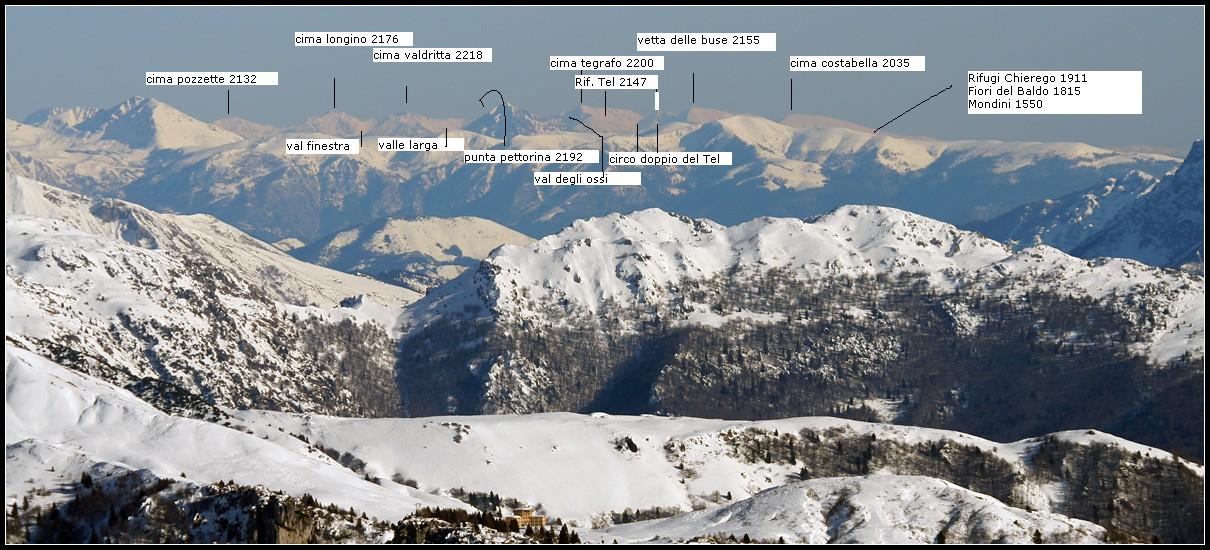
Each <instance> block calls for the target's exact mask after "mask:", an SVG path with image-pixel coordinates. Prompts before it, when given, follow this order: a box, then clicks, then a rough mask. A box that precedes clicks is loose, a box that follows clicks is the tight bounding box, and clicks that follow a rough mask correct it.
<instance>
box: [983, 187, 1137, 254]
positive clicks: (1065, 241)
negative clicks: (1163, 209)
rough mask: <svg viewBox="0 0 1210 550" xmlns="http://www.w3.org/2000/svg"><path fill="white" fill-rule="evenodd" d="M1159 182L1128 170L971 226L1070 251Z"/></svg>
mask: <svg viewBox="0 0 1210 550" xmlns="http://www.w3.org/2000/svg"><path fill="white" fill-rule="evenodd" d="M1159 181H1160V180H1159V179H1158V178H1156V177H1155V176H1152V175H1150V174H1147V173H1144V172H1131V173H1130V174H1127V175H1126V177H1124V178H1120V179H1119V178H1111V179H1109V180H1107V181H1105V182H1104V183H1103V184H1101V185H1098V186H1095V187H1092V188H1089V189H1085V190H1081V191H1076V192H1074V193H1070V194H1068V195H1064V196H1062V197H1059V198H1056V199H1043V200H1041V201H1037V202H1031V203H1029V204H1024V205H1021V206H1019V207H1017V208H1014V209H1013V210H1011V211H1009V212H1006V213H1004V214H1003V215H1001V216H998V217H996V218H994V219H991V220H987V221H984V222H976V223H973V224H971V225H970V228H971V229H975V230H977V231H980V232H982V233H983V234H985V235H987V236H989V237H991V238H993V239H996V240H998V241H1003V242H1011V243H1016V244H1018V245H1020V246H1032V245H1037V244H1048V245H1050V246H1053V247H1055V248H1058V249H1060V250H1065V251H1071V250H1072V249H1073V248H1075V247H1077V246H1079V245H1080V243H1082V242H1084V241H1085V240H1087V239H1088V237H1089V235H1090V234H1091V233H1093V232H1095V231H1097V230H1098V229H1101V228H1102V227H1105V225H1106V224H1107V223H1108V222H1109V221H1110V220H1112V219H1113V217H1114V216H1116V215H1117V214H1118V213H1119V212H1121V211H1122V209H1123V208H1125V207H1126V206H1127V205H1129V204H1130V203H1131V202H1133V201H1136V200H1138V199H1139V198H1140V197H1142V196H1144V195H1146V194H1148V193H1150V192H1151V191H1152V190H1153V189H1155V187H1156V184H1158V183H1159ZM1113 256H1122V255H1121V254H1113Z"/></svg>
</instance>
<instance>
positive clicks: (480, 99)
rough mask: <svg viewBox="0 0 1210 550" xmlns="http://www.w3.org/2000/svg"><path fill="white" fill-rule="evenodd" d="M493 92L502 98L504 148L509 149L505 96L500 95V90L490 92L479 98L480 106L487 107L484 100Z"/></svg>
mask: <svg viewBox="0 0 1210 550" xmlns="http://www.w3.org/2000/svg"><path fill="white" fill-rule="evenodd" d="M492 92H496V95H498V96H500V112H501V113H504V147H508V106H507V105H505V104H504V94H502V93H500V90H488V91H486V92H483V95H481V96H479V106H480V107H487V105H484V104H483V98H485V97H487V94H490V93H492Z"/></svg>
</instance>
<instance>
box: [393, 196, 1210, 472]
mask: <svg viewBox="0 0 1210 550" xmlns="http://www.w3.org/2000/svg"><path fill="white" fill-rule="evenodd" d="M1204 296H1205V280H1204V278H1202V277H1200V276H1196V275H1191V274H1187V273H1181V272H1176V271H1172V270H1166V269H1161V268H1155V267H1150V266H1146V265H1144V264H1140V263H1138V262H1135V261H1132V260H1122V259H1097V260H1091V261H1090V260H1084V259H1080V258H1076V257H1073V256H1069V255H1067V254H1064V253H1063V252H1061V251H1059V250H1057V249H1054V248H1051V247H1048V246H1044V245H1043V246H1036V247H1030V248H1027V249H1024V250H1020V251H1015V252H1014V251H1013V250H1012V249H1010V248H1009V247H1008V246H1006V245H1004V244H1001V243H998V242H996V241H993V240H991V239H988V238H986V237H983V236H981V235H979V234H977V233H974V232H968V231H961V230H959V229H957V228H955V227H954V226H952V225H949V224H946V223H942V222H939V221H937V220H932V219H929V218H925V217H922V216H918V215H915V214H912V213H909V212H905V211H902V210H897V209H893V208H887V207H877V206H844V207H841V208H838V209H836V210H834V211H832V212H830V213H828V214H825V215H822V216H820V217H818V218H815V219H812V220H802V219H792V218H759V219H756V220H752V221H750V222H746V223H742V224H739V225H735V226H730V227H726V226H722V225H719V224H717V223H714V222H712V221H709V220H704V219H692V218H687V217H684V216H679V215H675V214H670V213H667V212H664V211H662V210H656V209H651V210H643V211H639V212H634V213H630V214H612V215H609V216H605V217H601V218H593V219H589V220H583V221H577V222H575V223H573V224H572V225H571V226H569V227H568V228H567V229H565V230H564V231H562V232H560V233H559V234H556V235H551V236H548V237H545V238H542V239H539V240H538V241H535V242H534V243H532V244H530V245H526V246H512V245H510V246H504V247H501V248H500V249H498V250H496V251H495V252H493V253H492V255H491V256H490V257H489V258H488V259H486V260H485V261H484V262H483V263H482V264H481V265H480V266H479V268H478V269H476V270H474V271H468V272H467V273H464V274H463V275H461V276H459V277H458V278H457V279H454V280H453V281H451V282H449V283H447V284H445V285H443V286H441V287H438V288H437V289H434V290H432V291H430V292H429V293H428V294H427V295H426V296H425V297H424V298H422V299H420V300H419V301H417V302H415V303H414V304H412V305H411V306H409V307H408V308H407V309H406V310H405V312H404V315H403V316H402V318H401V319H400V325H399V327H400V329H401V330H402V331H403V333H404V334H405V338H404V342H403V345H402V347H401V359H400V362H399V363H398V367H399V369H400V371H401V372H402V373H403V377H404V378H405V379H408V380H411V381H412V383H411V384H405V385H403V386H401V391H402V393H403V400H404V404H405V410H407V411H408V414H412V415H427V414H473V413H482V412H491V413H530V412H542V411H560V410H562V411H566V410H571V411H592V410H603V411H606V412H612V413H635V412H660V413H672V414H679V415H687V416H723V417H730V418H758V419H759V418H777V417H787V416H801V415H818V414H832V415H842V414H843V415H847V416H851V417H854V418H860V419H880V420H886V421H894V422H901V423H908V424H917V425H927V426H935V427H946V428H952V429H959V430H962V431H966V432H970V433H974V434H977V435H981V436H984V437H992V438H997V439H1015V438H1020V437H1025V436H1028V435H1030V434H1034V433H1040V432H1048V431H1055V430H1061V429H1068V428H1071V427H1075V426H1086V427H1092V428H1097V429H1103V430H1107V431H1113V432H1115V433H1119V434H1121V435H1124V436H1128V437H1130V438H1132V439H1141V440H1143V441H1145V442H1147V443H1150V444H1153V445H1160V446H1165V447H1168V448H1172V449H1179V450H1182V451H1183V452H1192V453H1197V452H1200V451H1197V449H1200V448H1201V441H1202V435H1201V431H1200V429H1199V428H1198V427H1197V426H1196V422H1194V421H1193V419H1194V418H1199V417H1200V414H1201V411H1202V410H1203V409H1204V401H1203V400H1202V399H1201V398H1200V396H1199V395H1198V394H1197V392H1193V391H1188V390H1187V389H1186V388H1190V387H1195V386H1196V384H1197V383H1198V381H1199V380H1200V377H1201V376H1202V372H1203V370H1202V369H1203V367H1202V365H1203V361H1204V357H1205V321H1204V316H1205V303H1204V302H1205V300H1204ZM1120 377H1128V378H1130V379H1132V380H1135V382H1133V383H1130V384H1109V383H1108V382H1109V381H1110V380H1114V379H1119V378H1120ZM1191 384H1192V385H1193V386H1191Z"/></svg>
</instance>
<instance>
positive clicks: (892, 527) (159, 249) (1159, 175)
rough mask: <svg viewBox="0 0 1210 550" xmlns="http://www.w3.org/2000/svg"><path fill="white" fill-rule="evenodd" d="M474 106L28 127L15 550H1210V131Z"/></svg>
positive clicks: (15, 209) (12, 231)
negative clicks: (1110, 131) (185, 549)
mask: <svg viewBox="0 0 1210 550" xmlns="http://www.w3.org/2000/svg"><path fill="white" fill-rule="evenodd" d="M473 114H478V115H480V116H478V117H477V118H475V119H471V120H467V119H434V118H427V117H423V116H420V115H415V114H397V115H391V116H388V117H383V118H380V119H374V120H365V119H359V118H356V117H353V116H350V115H348V114H346V113H341V112H332V113H328V114H326V115H323V116H318V117H314V118H311V119H308V120H306V121H304V122H303V123H301V124H298V125H295V126H292V127H288V128H276V127H273V126H269V125H265V124H260V123H257V122H253V121H249V120H244V119H238V118H226V119H221V120H218V121H215V123H214V124H210V123H206V122H202V121H199V120H196V119H194V118H192V117H190V116H189V115H186V114H185V113H182V112H180V111H179V110H176V109H173V108H172V107H170V106H168V105H166V104H164V103H162V102H159V101H156V100H154V99H145V98H132V99H130V100H128V101H125V102H123V103H121V104H119V105H117V106H114V107H111V108H106V109H97V108H81V107H77V108H54V109H46V110H43V111H39V112H37V113H34V114H32V115H30V116H29V117H27V118H26V119H25V120H23V121H22V122H16V121H13V120H7V119H6V128H5V129H6V147H5V161H6V176H5V184H6V185H5V445H6V457H5V497H6V501H5V504H6V506H7V507H8V508H6V509H8V510H10V513H9V514H8V519H7V523H6V526H7V529H6V540H7V541H10V542H45V543H63V542H95V541H107V542H165V541H168V542H180V541H192V542H253V541H257V542H344V543H356V542H416V541H429V542H533V541H550V540H552V539H553V537H554V536H555V532H556V531H555V530H554V529H552V530H550V531H540V532H538V533H532V532H530V533H525V532H523V531H522V530H520V529H516V528H515V526H514V528H513V529H511V530H510V528H509V524H508V522H507V521H505V520H504V519H503V518H504V517H505V516H508V515H510V514H512V513H513V512H514V511H515V510H517V509H518V508H521V507H536V509H537V511H538V512H539V513H541V514H545V515H547V516H548V518H550V519H551V520H552V521H555V520H557V521H558V522H559V523H557V524H556V526H560V525H561V526H565V527H570V528H572V529H573V530H574V533H575V536H576V537H577V538H578V539H580V540H584V541H587V542H602V543H611V542H614V541H616V542H624V543H636V542H729V541H731V540H735V541H757V542H793V543H797V542H803V543H817V542H894V543H899V542H965V543H983V542H1022V543H1036V542H1157V541H1158V542H1203V541H1204V517H1203V516H1204V495H1205V486H1204V468H1203V466H1202V465H1201V464H1200V463H1199V462H1200V461H1201V460H1203V457H1204V441H1205V434H1204V429H1203V426H1202V419H1203V418H1204V416H1205V395H1204V380H1205V373H1204V366H1205V299H1204V296H1205V279H1204V270H1202V269H1198V268H1193V267H1190V265H1189V264H1190V263H1191V262H1193V263H1199V264H1200V262H1201V261H1202V258H1203V256H1204V240H1203V238H1202V237H1201V235H1200V233H1201V232H1202V230H1203V229H1202V228H1203V227H1204V221H1203V218H1201V217H1200V214H1201V210H1202V209H1204V152H1203V145H1202V142H1201V141H1198V142H1196V143H1195V144H1194V147H1193V149H1192V151H1191V152H1190V154H1189V156H1188V158H1186V160H1185V162H1184V163H1183V164H1179V166H1178V159H1176V158H1172V157H1169V156H1166V155H1162V154H1154V153H1142V152H1128V151H1113V150H1106V149H1100V148H1096V147H1092V146H1088V145H1085V144H1074V143H1019V142H1018V143H1009V142H993V141H941V140H933V139H926V138H913V137H905V136H894V135H884V134H882V133H880V134H878V135H877V136H873V135H872V134H871V132H870V131H869V129H867V128H862V127H860V126H857V125H853V124H850V123H846V122H843V121H837V120H834V119H829V118H827V117H817V116H803V115H795V116H792V117H787V118H786V119H785V120H782V121H780V122H778V121H772V120H767V119H763V118H760V117H753V116H746V115H735V114H732V113H726V112H721V111H714V110H709V109H697V108H695V109H691V110H690V111H688V112H685V113H679V114H665V115H661V117H658V118H657V117H653V116H644V115H641V114H640V113H636V112H631V111H625V110H621V109H611V110H610V111H609V113H608V114H606V112H605V111H604V110H603V109H595V108H589V107H582V108H580V109H578V110H576V111H572V112H569V113H565V115H570V116H576V117H577V118H581V119H583V120H585V121H586V122H587V123H589V124H590V125H592V126H593V127H594V128H597V129H598V130H601V131H603V132H605V133H607V134H609V140H608V141H609V143H608V145H607V149H609V150H615V151H616V150H633V148H634V147H635V143H634V139H635V138H634V135H633V128H634V126H635V125H638V127H639V128H640V129H641V131H642V134H643V135H642V137H641V138H640V143H639V145H638V146H639V147H640V148H641V149H643V150H652V149H654V148H655V139H656V138H655V136H654V135H653V134H654V129H655V125H656V124H657V123H658V124H659V148H660V150H727V151H732V152H733V153H734V155H735V164H734V165H733V166H731V167H722V168H719V167H662V168H652V169H646V170H644V174H643V178H644V179H643V186H641V187H637V188H603V187H597V188H586V187H576V188H544V187H535V186H533V185H532V184H531V178H530V172H531V171H532V170H534V169H555V170H559V169H577V168H579V167H576V166H546V167H539V166H532V165H498V166H497V165H483V164H463V163H462V162H461V160H460V155H458V154H457V153H432V154H419V155H417V154H406V153H382V152H378V151H376V150H375V148H374V147H373V146H372V145H369V144H372V143H373V140H374V139H375V138H377V137H379V136H403V137H407V136H417V137H420V136H435V135H443V134H444V132H445V130H446V129H447V128H448V129H449V132H450V136H451V137H463V138H465V139H466V140H467V147H468V148H492V147H498V146H499V139H498V138H499V132H500V130H501V129H502V128H501V125H502V122H503V120H502V116H501V114H502V113H501V112H500V109H499V108H498V107H492V106H491V105H489V106H488V107H487V108H485V109H484V110H483V112H482V113H473ZM508 116H509V119H508V120H509V138H508V142H509V143H508V146H509V148H516V149H556V148H557V149H569V148H596V147H597V144H598V142H597V141H596V138H595V136H592V135H591V134H590V133H589V132H586V131H585V130H584V129H583V127H581V126H580V125H579V124H578V123H575V122H573V121H569V120H568V119H567V117H566V116H562V117H554V118H548V117H541V116H538V115H534V114H532V113H527V112H525V111H523V110H521V109H519V108H517V109H514V107H513V106H512V105H511V104H510V105H509V110H508ZM359 134H364V135H365V137H366V139H367V145H368V146H367V147H365V148H364V149H363V152H362V154H361V155H359V156H356V157H318V156H306V155H303V156H294V155H286V154H285V153H284V149H283V147H282V140H283V139H284V138H286V137H303V136H339V137H346V138H348V137H356V136H357V135H359ZM38 180H41V181H47V182H50V183H51V184H53V185H54V186H52V185H47V184H44V183H39V181H38ZM55 186H58V187H55ZM129 200H133V201H134V202H129ZM1039 200H1040V201H1042V202H1032V201H1039ZM854 202H862V203H869V202H878V203H883V204H886V205H887V206H869V205H859V204H851V203H854ZM136 203H137V204H136ZM1022 204H1024V206H1020V207H1019V208H1016V209H1013V208H1014V207H1018V206H1019V205H1022ZM157 210H159V211H157ZM673 210H675V211H678V212H683V213H687V214H690V215H693V216H705V217H702V218H693V217H688V216H686V215H683V214H679V213H672V211H673ZM909 210H915V211H917V212H916V213H913V212H912V211H909ZM175 212H180V213H175ZM620 212H628V213H626V214H622V213H620ZM1005 212H1007V213H1006V214H1004V215H1003V216H1001V217H998V218H995V219H993V220H992V221H990V222H987V223H986V224H984V225H979V226H978V229H980V230H981V231H983V232H984V233H987V234H990V235H992V236H993V237H995V238H997V239H1001V241H996V240H993V239H991V238H988V237H986V236H984V234H981V233H978V232H975V231H965V230H962V229H959V228H957V227H955V226H954V225H951V224H950V223H947V222H966V221H969V220H971V219H982V218H986V217H989V216H994V215H996V214H1000V213H1005ZM182 213H183V214H182ZM921 213H924V214H929V215H931V216H933V217H926V216H925V215H922V214H921ZM436 216H444V217H436ZM592 216H596V217H592ZM774 216H781V217H774ZM559 227H562V229H561V230H559V231H558V232H556V233H554V234H550V231H552V230H554V229H555V228H559ZM527 234H530V235H547V236H545V237H542V238H539V239H536V240H535V239H533V238H531V237H529V236H527ZM264 241H272V242H274V244H272V245H270V244H267V243H266V242H264ZM1060 249H1062V250H1060ZM1130 258H1133V259H1130ZM1136 260H1138V261H1136ZM1140 261H1141V262H1147V263H1148V264H1152V265H1147V264H1145V263H1140ZM1157 266H1170V267H1183V268H1184V269H1180V270H1177V269H1170V268H1165V267H1157ZM499 413H504V414H499ZM450 415H456V416H450ZM715 418H726V419H728V420H715ZM1043 434H1049V435H1043ZM1110 434H1113V435H1110ZM1161 449H1166V450H1161ZM1188 457H1193V458H1194V460H1193V461H1191V460H1189V459H1188Z"/></svg>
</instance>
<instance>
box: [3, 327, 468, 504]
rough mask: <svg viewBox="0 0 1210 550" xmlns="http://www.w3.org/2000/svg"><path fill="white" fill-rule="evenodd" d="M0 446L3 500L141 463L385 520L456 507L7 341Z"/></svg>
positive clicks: (166, 474) (173, 475)
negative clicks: (191, 414) (156, 402)
mask: <svg viewBox="0 0 1210 550" xmlns="http://www.w3.org/2000/svg"><path fill="white" fill-rule="evenodd" d="M4 446H5V448H4V451H5V452H4V481H5V483H4V493H5V501H6V502H15V501H17V500H19V499H20V498H21V497H22V496H25V495H30V494H31V493H33V494H34V495H35V496H36V495H37V494H38V493H37V492H36V491H35V490H46V491H50V493H49V494H48V495H47V496H48V497H49V498H50V499H52V500H53V499H54V498H56V497H61V496H62V495H60V494H59V492H60V491H66V490H68V489H70V486H71V485H72V484H73V483H75V482H77V481H78V480H79V479H80V476H81V473H83V472H86V471H91V472H92V473H94V474H95V473H97V471H99V470H104V471H110V472H112V471H114V470H129V471H135V470H144V469H146V470H149V471H150V472H151V473H153V474H155V475H156V476H158V477H160V478H167V479H185V480H188V481H192V482H195V483H216V482H219V481H225V480H226V481H235V482H236V483H239V484H243V485H253V486H255V485H262V486H265V487H267V488H270V489H275V490H280V491H284V492H286V493H287V494H291V495H294V496H297V497H302V496H303V495H304V494H311V495H312V496H314V497H315V498H316V499H318V500H320V501H321V502H325V503H334V504H336V505H338V506H341V507H345V508H347V507H353V508H355V509H357V510H358V511H359V512H362V511H364V512H366V513H367V514H370V515H371V516H375V517H378V518H381V519H384V520H389V521H394V520H397V519H400V518H402V517H404V516H406V515H408V514H410V513H411V512H412V511H413V510H415V509H416V508H417V507H419V506H442V507H447V508H464V507H465V505H463V504H462V503H461V502H458V501H456V500H453V499H450V498H444V497H439V496H433V495H429V494H426V493H423V492H420V491H417V490H415V489H412V488H410V487H406V486H403V485H399V484H396V483H393V482H391V481H389V480H382V481H380V482H379V483H372V482H370V481H366V480H365V479H363V477H362V476H359V475H357V474H356V473H354V472H352V471H350V470H349V469H347V468H345V467H344V466H341V465H340V464H339V463H338V462H336V461H334V460H332V459H331V458H329V457H328V456H326V455H325V454H323V453H322V452H320V451H319V450H317V449H315V448H313V447H310V446H309V445H307V444H305V443H303V442H302V441H299V440H298V439H295V438H293V437H290V436H288V435H285V434H282V433H280V432H274V433H268V432H266V433H263V434H256V435H253V434H249V433H245V431H244V430H242V429H241V427H240V426H238V425H230V426H222V425H219V424H214V423H210V422H204V421H201V420H194V419H191V418H181V417H176V416H171V415H168V414H164V413H163V412H160V411H159V410H156V409H155V408H154V407H152V406H150V405H148V404H147V403H144V402H143V401H141V400H139V399H138V398H137V397H135V396H134V395H132V394H131V393H130V392H128V391H126V390H123V389H120V388H117V387H114V386H112V385H110V384H107V383H105V382H102V381H99V380H97V379H95V378H92V377H89V376H87V375H83V374H80V373H78V372H75V371H73V370H70V369H67V368H65V367H62V366H60V365H58V364H55V363H53V362H51V361H50V360H48V359H46V358H43V357H41V356H38V355H35V354H33V353H31V352H28V351H25V350H22V349H18V348H15V347H12V346H9V345H5V347H4ZM34 504H35V505H38V504H43V503H41V502H35V503H34Z"/></svg>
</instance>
